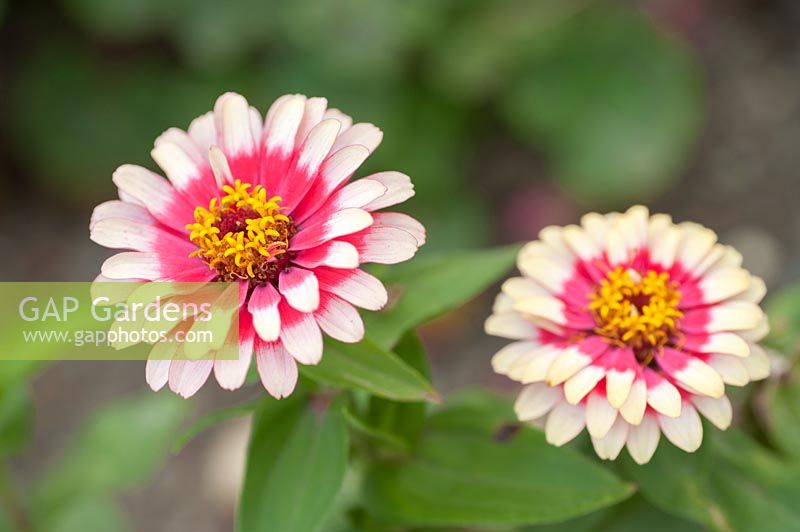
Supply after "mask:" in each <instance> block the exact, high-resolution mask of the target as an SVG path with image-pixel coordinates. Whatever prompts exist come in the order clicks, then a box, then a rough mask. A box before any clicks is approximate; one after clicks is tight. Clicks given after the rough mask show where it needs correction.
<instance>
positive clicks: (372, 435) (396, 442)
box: [342, 408, 408, 453]
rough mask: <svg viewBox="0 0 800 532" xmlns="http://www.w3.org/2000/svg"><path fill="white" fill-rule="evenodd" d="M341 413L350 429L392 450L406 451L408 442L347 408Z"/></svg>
mask: <svg viewBox="0 0 800 532" xmlns="http://www.w3.org/2000/svg"><path fill="white" fill-rule="evenodd" d="M342 415H343V416H344V419H345V421H347V424H348V425H349V426H350V428H351V429H353V430H355V431H356V432H358V433H360V434H362V435H364V436H366V437H367V438H369V439H371V440H374V441H375V442H377V443H380V444H383V445H385V446H387V447H389V448H390V449H392V450H394V451H399V452H401V453H405V452H408V443H406V442H405V441H404V440H402V439H400V438H398V437H397V436H395V435H394V434H392V433H391V432H386V431H384V430H382V429H379V428H376V427H373V426H371V425H369V424H368V423H367V422H366V421H364V420H363V419H361V418H360V417H358V416H357V415H356V414H354V413H353V412H351V411H350V410H349V409H348V408H345V409H343V410H342Z"/></svg>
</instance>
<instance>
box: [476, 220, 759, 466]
mask: <svg viewBox="0 0 800 532" xmlns="http://www.w3.org/2000/svg"><path fill="white" fill-rule="evenodd" d="M539 238H540V240H538V241H535V242H531V243H529V244H527V245H526V246H524V247H523V248H522V250H521V251H520V253H519V256H518V259H517V265H518V267H519V269H520V271H521V272H522V277H515V278H511V279H509V280H507V281H506V282H505V283H504V284H503V288H502V292H501V293H500V294H499V295H498V297H497V300H496V302H495V306H494V309H493V314H492V315H491V316H490V317H489V318H488V319H487V321H486V332H487V333H488V334H492V335H495V336H500V337H503V338H509V339H513V340H515V342H514V343H512V344H510V345H508V346H506V347H505V348H503V349H501V350H500V351H499V352H498V353H497V354H496V355H495V356H494V358H493V359H492V365H493V367H494V370H495V371H496V372H498V373H500V374H503V375H506V376H508V377H510V378H511V379H513V380H516V381H518V382H521V383H523V384H525V385H526V386H525V388H524V389H523V391H522V393H521V394H520V396H519V397H518V399H517V401H516V404H515V410H516V413H517V416H518V417H519V418H520V420H522V421H531V422H536V421H538V422H543V423H544V430H545V436H546V438H547V441H548V442H550V443H551V444H553V445H563V444H565V443H567V442H569V441H570V440H572V439H573V438H574V437H575V436H577V435H578V434H579V433H580V432H581V431H582V430H583V428H584V427H585V428H586V429H587V430H588V432H589V434H590V436H591V439H592V443H593V444H594V448H595V451H596V452H597V454H598V455H599V456H600V457H601V458H604V459H610V460H613V459H615V458H616V457H617V456H618V455H619V453H620V451H621V450H622V447H623V446H627V449H628V452H629V453H630V455H631V457H632V458H633V459H634V460H635V461H636V462H638V463H640V464H642V463H646V462H648V461H649V460H650V458H651V457H652V455H653V453H654V452H655V450H656V447H657V445H658V442H659V439H660V435H661V433H662V432H663V433H664V435H665V436H666V438H667V439H668V440H669V441H670V442H672V443H673V444H674V445H676V446H677V447H679V448H681V449H683V450H685V451H687V452H693V451H695V450H696V449H697V448H698V447H699V446H700V444H701V441H702V437H703V428H702V424H701V421H700V417H699V415H698V413H699V414H702V415H703V416H705V417H706V418H707V419H708V420H709V421H710V422H711V423H713V424H714V425H715V426H717V427H718V428H720V429H722V430H724V429H726V428H727V427H728V426H729V425H730V422H731V416H732V411H731V403H730V401H729V400H728V398H727V397H726V395H725V385H733V386H743V385H745V384H747V383H748V382H749V381H752V380H758V379H763V378H765V377H767V375H768V374H769V360H768V357H767V355H766V354H765V352H764V350H763V348H762V347H760V346H759V345H758V344H757V342H758V341H759V340H761V339H762V338H763V337H764V336H765V335H766V334H767V332H768V328H769V327H768V324H767V320H766V317H765V315H764V313H763V312H762V311H761V309H760V307H759V302H760V301H761V299H762V298H763V297H764V295H765V292H766V289H765V286H764V282H763V281H762V280H761V279H759V278H758V277H755V276H752V275H750V274H749V273H748V272H747V271H745V270H743V269H742V268H741V262H742V257H741V255H740V254H739V253H738V252H736V251H735V250H734V249H733V248H731V247H728V246H724V245H721V244H718V243H717V236H716V235H715V234H714V232H713V231H711V230H709V229H707V228H705V227H702V226H700V225H698V224H694V223H681V224H677V225H676V224H673V222H672V220H671V218H670V217H669V216H667V215H664V214H656V215H652V216H650V215H649V213H648V210H647V209H646V208H645V207H642V206H636V207H632V208H631V209H630V210H628V211H627V212H626V213H624V214H620V213H611V214H606V215H600V214H597V213H591V214H587V215H586V216H584V217H583V218H582V220H581V225H580V226H577V225H571V226H567V227H547V228H545V229H543V230H542V231H541V233H540V234H539Z"/></svg>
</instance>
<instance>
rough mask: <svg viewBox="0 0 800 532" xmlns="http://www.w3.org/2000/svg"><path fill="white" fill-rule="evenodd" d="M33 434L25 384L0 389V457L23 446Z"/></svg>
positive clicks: (31, 415)
mask: <svg viewBox="0 0 800 532" xmlns="http://www.w3.org/2000/svg"><path fill="white" fill-rule="evenodd" d="M32 432H33V404H32V403H31V399H30V396H29V394H28V388H27V385H26V384H25V383H20V384H17V385H15V386H12V387H10V388H0V457H2V456H7V455H9V454H13V453H15V452H17V451H19V450H20V449H22V448H23V447H24V446H25V443H26V442H27V441H28V439H29V438H30V435H31V433H32Z"/></svg>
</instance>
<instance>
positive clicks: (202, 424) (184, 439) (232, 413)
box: [172, 402, 259, 454]
mask: <svg viewBox="0 0 800 532" xmlns="http://www.w3.org/2000/svg"><path fill="white" fill-rule="evenodd" d="M258 404H259V403H257V402H253V403H247V404H243V405H236V406H232V407H230V408H223V409H221V410H216V411H214V412H211V413H209V414H207V415H205V416H203V417H201V418H200V419H198V420H197V421H195V422H194V423H192V424H191V425H190V426H189V428H188V429H186V430H184V431H183V433H182V434H181V435H180V436H178V438H176V439H175V442H174V443H173V444H172V453H173V454H177V453H179V452H181V450H182V449H183V448H184V447H186V445H187V444H188V443H189V442H190V441H192V440H193V439H194V438H195V437H196V436H197V435H198V434H200V433H201V432H204V431H205V430H207V429H209V428H211V427H213V426H214V425H217V424H219V423H222V422H223V421H227V420H229V419H233V418H236V417H240V416H246V415H249V414H252V413H253V411H254V410H255V409H256V408H257V407H258Z"/></svg>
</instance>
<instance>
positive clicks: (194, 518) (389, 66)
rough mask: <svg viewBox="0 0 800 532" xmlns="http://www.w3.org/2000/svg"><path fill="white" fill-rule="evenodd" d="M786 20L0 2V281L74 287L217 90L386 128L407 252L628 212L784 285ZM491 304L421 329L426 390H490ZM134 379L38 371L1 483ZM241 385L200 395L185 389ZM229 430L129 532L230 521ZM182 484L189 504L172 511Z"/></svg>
mask: <svg viewBox="0 0 800 532" xmlns="http://www.w3.org/2000/svg"><path fill="white" fill-rule="evenodd" d="M798 24H800V5H798V3H797V2H795V1H793V0H730V1H727V2H722V1H720V0H717V1H713V0H642V1H638V2H633V1H628V2H623V1H617V2H612V1H591V0H506V1H501V0H498V1H478V0H435V1H431V0H402V1H401V0H239V1H230V2H220V1H212V0H173V1H164V0H114V1H110V0H49V1H44V2H36V1H31V2H23V1H17V0H0V41H1V42H2V46H1V47H0V110H1V111H2V117H3V120H2V122H0V180H1V181H0V183H2V184H0V195H1V197H2V205H3V208H2V209H1V210H0V224H2V227H3V230H2V231H0V244H2V245H3V249H4V250H6V253H8V255H7V259H8V260H5V261H2V263H0V272H2V274H3V280H86V279H90V278H93V277H94V276H95V275H96V273H97V271H98V270H99V265H100V261H101V260H102V259H103V258H104V257H105V256H107V255H108V254H109V253H108V251H107V250H102V249H101V248H99V247H98V246H95V245H94V244H92V243H91V242H89V240H88V229H87V225H88V220H89V215H90V213H91V209H92V207H93V206H94V205H95V204H97V203H99V202H101V201H104V200H106V199H110V198H112V197H114V196H115V189H114V187H113V185H112V183H111V173H112V172H113V170H114V169H115V168H116V167H117V166H118V165H120V164H122V163H138V164H143V165H146V166H149V167H151V168H154V169H155V166H154V163H153V162H152V161H151V160H150V159H149V155H148V154H149V150H150V148H151V146H152V142H153V140H154V139H155V137H156V136H157V135H158V134H159V133H160V132H161V131H163V130H164V129H166V128H167V127H170V126H178V127H186V126H187V125H188V123H189V121H190V120H191V119H192V118H193V117H195V116H197V115H199V114H201V113H203V112H205V111H206V110H208V109H210V108H211V106H212V105H213V102H214V99H215V98H216V96H217V95H219V94H220V93H222V92H224V91H226V90H233V91H238V92H241V93H242V94H244V95H246V96H247V98H248V99H249V100H250V102H251V103H252V104H253V105H255V106H257V107H258V108H259V109H261V110H262V111H265V110H266V108H267V107H268V106H269V104H270V103H271V102H272V101H273V100H274V99H275V98H276V97H278V96H279V95H281V94H284V93H287V92H300V93H304V94H307V95H314V96H326V97H327V98H328V99H329V102H330V105H331V106H333V107H337V108H340V109H342V110H343V111H345V112H346V113H348V114H350V115H352V116H353V117H354V118H355V119H356V120H357V121H369V122H373V123H375V124H377V125H378V126H379V127H381V128H382V129H383V130H384V133H385V137H384V141H383V144H382V146H381V147H380V148H379V149H378V151H377V152H376V153H375V154H374V155H373V156H372V157H371V158H370V160H369V161H368V164H367V165H366V167H365V168H364V169H363V172H362V175H365V174H366V173H367V172H371V171H377V170H388V169H393V170H400V171H402V172H405V173H407V174H409V175H410V176H411V177H412V179H413V180H414V183H415V185H416V189H417V196H416V197H415V198H414V199H413V200H411V201H410V202H409V203H408V204H407V206H403V207H404V208H407V210H409V211H410V212H412V213H413V214H414V215H416V216H417V217H418V218H419V219H420V220H421V221H422V222H423V223H424V224H425V225H426V226H427V228H428V232H429V244H428V245H427V246H426V247H425V248H424V250H423V252H424V253H430V252H432V251H437V250H447V249H460V248H469V247H478V246H484V245H490V244H494V243H508V242H515V241H518V240H523V239H532V238H535V236H536V234H537V233H538V231H539V229H541V228H542V227H543V226H545V225H549V224H566V223H573V222H575V221H577V219H578V217H579V216H580V214H582V213H583V212H585V211H587V210H610V209H624V208H627V207H628V206H629V205H630V204H632V203H637V202H644V203H646V204H648V205H649V206H651V208H652V209H653V210H656V211H665V212H670V213H671V214H673V216H674V217H675V218H676V219H677V220H686V219H691V220H695V221H697V222H700V223H703V224H706V225H709V226H710V227H712V228H714V229H715V230H717V231H718V232H719V233H720V234H721V238H722V240H723V241H725V242H727V243H730V244H733V245H735V246H737V247H738V248H739V249H740V250H741V251H742V252H743V254H744V255H745V265H746V266H748V267H749V268H750V269H751V270H753V271H754V272H755V273H757V274H759V275H762V276H763V277H765V279H766V280H767V282H768V284H769V285H770V286H779V285H780V284H782V283H784V282H786V281H788V280H791V279H796V277H797V274H798V273H800V253H799V251H800V236H798V235H800V231H799V230H800V216H798V214H797V209H796V206H795V204H796V201H797V198H798V197H800V180H798V179H797V177H798V168H800V68H798V67H800V42H798V40H797V37H796V33H797V32H796V28H797V26H798ZM488 306H489V300H488V299H481V300H480V301H476V302H474V303H473V304H471V305H469V306H468V307H466V308H465V309H463V310H462V311H460V312H458V313H456V314H454V315H452V316H450V317H448V318H447V319H445V320H440V321H439V322H437V323H435V324H433V325H431V326H429V327H428V328H427V330H426V335H425V341H426V343H427V344H428V346H429V348H430V350H431V352H432V353H433V356H434V370H435V377H436V381H437V384H438V385H439V386H440V387H441V388H442V389H444V390H445V391H447V390H451V389H453V388H455V387H459V386H462V385H464V384H473V385H474V384H488V385H492V386H503V385H505V384H506V383H504V382H503V380H495V379H492V378H491V377H489V376H488V375H487V374H488V371H489V370H488V368H489V366H488V360H489V357H490V355H491V353H493V352H494V350H495V349H496V348H497V347H499V345H500V343H499V342H495V341H493V340H490V339H487V338H484V337H483V336H482V334H481V333H480V328H481V324H482V320H483V318H484V317H485V315H486V314H487V312H488ZM143 373H144V372H143V368H142V367H141V365H139V364H119V363H115V364H110V363H109V364H81V363H73V364H61V365H58V366H55V367H52V368H49V369H48V370H47V371H46V372H44V373H43V374H42V375H40V376H39V377H37V379H36V380H35V381H34V386H33V400H34V404H35V407H36V410H37V413H38V418H37V422H36V425H35V427H34V428H33V429H32V430H33V432H34V439H33V442H34V443H33V444H32V448H31V451H32V452H31V453H29V454H26V455H25V456H24V457H21V458H19V459H18V460H17V461H16V462H15V463H14V467H15V471H16V473H15V474H17V475H19V476H20V477H21V478H22V479H23V483H24V481H25V480H26V479H29V478H34V477H35V476H36V475H37V474H39V473H40V472H41V471H42V470H43V468H44V467H45V466H46V465H47V463H48V461H52V460H53V456H58V455H59V454H60V453H61V452H62V449H63V448H64V446H65V445H66V444H65V442H67V441H70V438H72V437H73V432H74V428H73V427H74V425H75V423H77V421H78V420H81V419H83V418H85V417H86V415H87V412H90V411H92V410H94V408H95V407H96V405H97V404H99V403H101V402H103V401H106V400H107V399H108V398H110V397H115V398H118V397H120V396H125V395H126V394H131V393H135V392H141V391H142V390H143V389H144V388H145V384H144V379H143ZM254 392H255V393H257V391H254V390H250V391H249V392H248V391H243V392H241V394H248V393H249V394H250V395H253V393H254ZM241 394H239V395H237V394H224V393H221V392H220V391H219V390H217V389H216V386H215V385H213V384H212V385H210V386H207V387H206V389H205V390H203V391H202V392H201V394H199V397H198V398H197V399H196V401H195V403H196V405H198V406H197V409H198V410H200V411H203V410H209V409H216V408H219V407H220V406H222V405H225V404H230V403H233V402H236V401H237V398H239V399H240V398H241ZM245 436H246V426H245V425H237V424H232V425H226V426H223V427H221V428H220V429H218V430H216V431H214V432H213V433H212V434H210V435H207V436H204V437H203V438H201V439H200V440H198V441H197V442H194V443H193V444H192V445H191V446H190V447H189V448H187V449H186V450H185V451H184V452H183V453H182V454H181V455H180V456H178V457H176V458H173V459H172V460H170V461H169V464H168V465H167V466H166V467H164V468H162V469H161V470H159V471H160V472H159V473H158V475H157V476H156V478H155V480H153V481H151V482H150V483H149V484H148V485H147V486H146V487H145V488H139V491H138V492H135V493H133V494H129V495H126V498H125V500H124V503H125V507H126V509H127V513H128V514H130V515H129V516H128V517H127V518H126V519H130V520H131V521H132V523H133V527H134V528H133V529H134V530H140V529H141V530H155V529H159V530H160V529H164V530H186V529H192V530H195V531H198V532H202V531H206V530H207V531H215V530H226V529H228V528H229V523H230V519H231V515H232V512H233V507H234V506H233V504H234V503H233V497H234V496H235V493H236V486H237V483H238V476H237V475H239V474H240V473H239V471H240V468H241V461H242V456H243V455H242V446H243V445H244V437H245ZM220 463H221V464H222V465H219V464H220ZM187 486H191V487H192V490H195V491H197V493H195V494H194V495H195V496H196V497H197V501H198V502H197V504H192V505H191V506H189V507H186V505H173V504H171V503H170V502H169V500H170V499H171V498H172V497H175V496H176V494H178V493H180V492H181V490H186V489H187ZM202 501H205V503H203V502H202ZM87 504H89V503H87ZM89 506H91V504H89ZM109 511H111V510H109ZM78 522H79V521H78ZM153 523H160V524H161V525H163V524H164V523H167V524H169V523H173V525H174V526H172V528H170V527H169V526H158V528H154V526H155V525H153ZM177 523H180V525H177ZM0 524H2V523H0ZM0 528H1V527H0Z"/></svg>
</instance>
